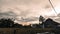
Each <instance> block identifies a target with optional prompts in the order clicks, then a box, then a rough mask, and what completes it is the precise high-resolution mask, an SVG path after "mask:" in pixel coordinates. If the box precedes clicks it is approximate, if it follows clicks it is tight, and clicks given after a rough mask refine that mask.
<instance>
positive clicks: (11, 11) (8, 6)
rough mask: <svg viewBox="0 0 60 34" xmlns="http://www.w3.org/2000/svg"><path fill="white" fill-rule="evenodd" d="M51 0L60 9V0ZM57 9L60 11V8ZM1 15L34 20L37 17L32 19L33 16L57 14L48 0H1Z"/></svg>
mask: <svg viewBox="0 0 60 34" xmlns="http://www.w3.org/2000/svg"><path fill="white" fill-rule="evenodd" d="M51 2H52V4H53V6H54V7H55V9H59V6H60V5H59V0H54V1H53V0H51ZM56 4H57V5H56ZM56 11H57V13H60V12H59V11H60V10H56ZM1 15H3V16H13V17H16V19H19V18H20V17H23V18H28V19H29V20H32V21H33V20H35V19H30V18H31V17H37V18H38V17H39V16H40V15H43V16H45V17H46V16H55V15H56V14H55V12H54V10H53V9H52V7H51V5H50V3H49V1H48V0H0V16H1ZM17 17H18V18H17ZM27 21H28V20H27ZM35 21H36V20H35Z"/></svg>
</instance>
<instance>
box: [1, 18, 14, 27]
mask: <svg viewBox="0 0 60 34" xmlns="http://www.w3.org/2000/svg"><path fill="white" fill-rule="evenodd" d="M13 25H14V21H12V20H11V19H3V18H2V19H0V27H13Z"/></svg>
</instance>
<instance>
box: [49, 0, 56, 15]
mask: <svg viewBox="0 0 60 34" xmlns="http://www.w3.org/2000/svg"><path fill="white" fill-rule="evenodd" d="M49 3H50V5H51V6H52V8H53V10H54V12H55V13H56V14H57V12H56V10H55V8H54V6H53V4H52V3H51V1H50V0H49Z"/></svg>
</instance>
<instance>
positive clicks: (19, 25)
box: [14, 23, 23, 28]
mask: <svg viewBox="0 0 60 34" xmlns="http://www.w3.org/2000/svg"><path fill="white" fill-rule="evenodd" d="M14 27H15V28H23V26H22V25H21V24H18V23H15V24H14Z"/></svg>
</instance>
